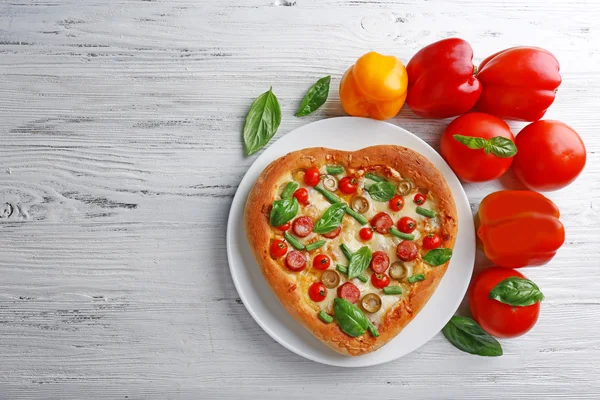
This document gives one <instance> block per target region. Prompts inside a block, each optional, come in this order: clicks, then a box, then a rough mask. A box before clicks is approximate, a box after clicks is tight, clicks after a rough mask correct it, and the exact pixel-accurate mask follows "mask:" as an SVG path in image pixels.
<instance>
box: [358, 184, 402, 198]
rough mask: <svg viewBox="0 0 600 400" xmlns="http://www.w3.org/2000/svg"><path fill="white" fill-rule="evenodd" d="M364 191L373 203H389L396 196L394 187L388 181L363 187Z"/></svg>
mask: <svg viewBox="0 0 600 400" xmlns="http://www.w3.org/2000/svg"><path fill="white" fill-rule="evenodd" d="M365 190H366V191H367V192H368V193H369V195H370V196H371V198H372V199H373V200H375V201H390V200H391V199H392V197H394V195H395V194H396V186H395V185H394V184H393V183H391V182H388V181H381V182H376V183H374V184H372V185H369V186H365Z"/></svg>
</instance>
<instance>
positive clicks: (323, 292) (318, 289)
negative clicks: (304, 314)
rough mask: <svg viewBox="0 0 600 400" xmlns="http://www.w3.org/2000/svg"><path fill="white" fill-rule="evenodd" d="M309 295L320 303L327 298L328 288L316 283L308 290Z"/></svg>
mask: <svg viewBox="0 0 600 400" xmlns="http://www.w3.org/2000/svg"><path fill="white" fill-rule="evenodd" d="M308 295H309V296H310V299H311V300H312V301H316V302H317V303H318V302H319V301H323V300H325V297H327V288H326V287H325V285H323V284H322V283H321V282H315V283H313V284H312V285H310V287H309V288H308Z"/></svg>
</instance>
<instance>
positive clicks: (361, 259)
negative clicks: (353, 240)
mask: <svg viewBox="0 0 600 400" xmlns="http://www.w3.org/2000/svg"><path fill="white" fill-rule="evenodd" d="M372 256H373V254H372V253H371V249H369V248H368V247H367V246H363V247H361V248H360V249H358V251H357V252H355V253H354V254H352V256H351V257H350V262H349V263H348V278H350V279H352V278H356V277H357V276H359V275H360V274H362V273H363V272H365V271H366V269H367V267H368V266H369V264H370V263H371V257H372Z"/></svg>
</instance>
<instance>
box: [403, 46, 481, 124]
mask: <svg viewBox="0 0 600 400" xmlns="http://www.w3.org/2000/svg"><path fill="white" fill-rule="evenodd" d="M474 69H475V66H474V65H473V49H472V48H471V45H470V44H469V43H467V42H466V41H464V40H462V39H458V38H449V39H444V40H440V41H439V42H435V43H432V44H430V45H429V46H426V47H423V48H422V49H421V50H419V52H418V53H417V54H415V55H414V56H413V58H411V59H410V61H409V62H408V65H407V66H406V72H408V97H407V98H406V104H408V106H409V107H410V108H411V109H412V110H413V111H414V113H415V114H417V115H419V116H421V117H423V118H447V117H452V116H455V115H460V114H464V113H466V112H467V111H469V110H470V109H471V108H473V106H474V105H475V103H477V100H478V99H479V95H480V94H481V84H480V83H479V81H478V80H477V78H475V77H474V76H473V72H474Z"/></svg>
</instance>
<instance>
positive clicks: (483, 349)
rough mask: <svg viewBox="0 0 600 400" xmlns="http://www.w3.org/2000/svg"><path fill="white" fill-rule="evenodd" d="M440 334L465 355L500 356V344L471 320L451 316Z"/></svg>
mask: <svg viewBox="0 0 600 400" xmlns="http://www.w3.org/2000/svg"><path fill="white" fill-rule="evenodd" d="M442 333H443V334H444V336H446V339H448V341H450V343H452V344H453V345H454V346H455V347H456V348H457V349H459V350H462V351H465V352H467V353H471V354H475V355H479V356H487V357H497V356H501V355H502V346H500V343H498V341H497V340H496V339H494V338H493V337H492V336H490V335H489V334H488V333H487V332H486V331H484V330H483V329H481V326H479V325H478V324H477V322H475V321H473V320H472V319H471V318H467V317H459V316H458V315H455V316H453V317H452V318H450V321H448V323H447V324H446V326H444V327H443V328H442Z"/></svg>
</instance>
